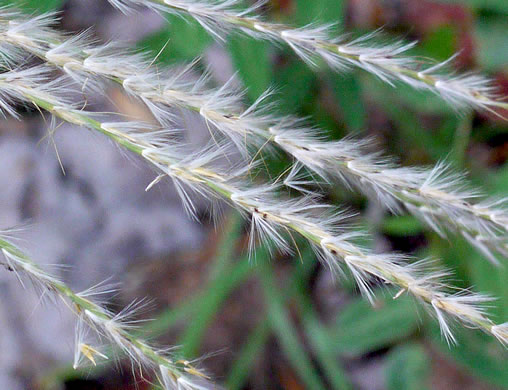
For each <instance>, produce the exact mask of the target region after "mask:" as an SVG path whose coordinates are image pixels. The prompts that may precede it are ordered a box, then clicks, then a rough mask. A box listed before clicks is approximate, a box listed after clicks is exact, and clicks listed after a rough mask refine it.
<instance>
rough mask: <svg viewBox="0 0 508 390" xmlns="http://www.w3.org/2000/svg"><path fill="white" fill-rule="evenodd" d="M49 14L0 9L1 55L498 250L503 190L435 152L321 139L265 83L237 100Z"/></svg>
mask: <svg viewBox="0 0 508 390" xmlns="http://www.w3.org/2000/svg"><path fill="white" fill-rule="evenodd" d="M54 22H55V15H54V14H47V15H42V16H37V17H35V18H32V19H27V18H25V17H23V16H22V15H21V14H17V13H16V12H14V11H10V10H7V9H6V10H4V11H3V13H2V14H0V47H3V48H4V50H3V52H4V53H6V54H9V53H12V54H11V57H19V56H20V55H21V54H20V53H19V50H20V49H23V50H26V51H28V52H29V53H31V54H33V55H35V56H37V57H39V58H41V59H42V60H44V61H46V62H47V63H48V64H52V65H55V66H57V67H59V68H60V69H62V70H63V71H64V72H65V73H67V74H68V75H69V76H70V77H72V78H73V79H75V80H77V81H78V82H80V83H81V84H84V85H87V86H89V87H92V88H99V89H100V88H102V87H103V83H101V78H106V79H109V80H112V81H114V82H116V83H118V84H120V85H121V86H122V87H123V88H124V89H125V91H127V92H128V93H129V94H130V95H132V96H134V97H136V98H138V99H140V100H141V101H143V102H144V104H145V105H146V106H147V107H148V108H149V109H150V110H151V112H152V113H153V115H154V116H155V117H156V118H157V119H158V121H159V122H160V123H161V124H162V125H167V126H169V125H170V124H171V122H172V119H173V118H172V116H171V113H170V112H169V110H168V108H169V107H174V106H178V107H184V108H186V109H189V110H192V111H195V112H198V113H199V114H200V115H201V116H202V117H203V118H204V119H205V120H206V122H207V123H209V124H211V125H212V126H213V128H214V129H216V130H218V131H220V132H221V133H222V134H224V135H225V136H227V137H228V138H230V139H231V140H232V141H233V142H234V143H235V144H236V145H237V146H238V147H239V149H240V150H244V149H251V150H254V152H255V153H257V152H258V150H259V148H260V147H262V146H263V145H265V144H266V143H267V142H270V143H272V144H274V145H276V146H278V147H280V148H281V149H282V150H284V151H285V152H286V153H288V154H289V155H291V156H292V157H293V158H294V160H295V161H296V162H297V163H299V164H301V165H303V166H305V167H306V168H308V169H310V170H311V171H313V172H315V173H317V174H319V175H320V176H321V177H322V178H325V179H326V180H327V181H329V180H330V179H339V180H342V181H344V182H345V183H346V184H347V185H352V186H354V187H355V188H358V189H359V190H360V191H362V192H363V193H365V194H366V195H368V196H369V197H371V198H377V199H378V200H379V203H380V204H381V205H383V206H385V207H387V208H388V209H390V210H391V211H392V212H401V211H402V208H405V209H406V210H408V211H409V212H411V213H412V214H413V215H415V216H416V217H418V218H419V219H420V220H421V221H423V222H425V223H426V224H427V225H428V226H430V227H431V228H432V229H433V230H435V231H436V232H438V233H439V234H440V235H441V236H445V235H446V230H447V229H448V230H452V231H455V232H457V233H459V234H461V235H462V236H463V237H464V238H465V239H466V240H467V241H469V242H470V243H471V244H472V245H473V246H474V247H476V248H477V249H478V250H479V251H480V252H481V253H483V254H484V255H485V256H486V257H487V258H488V259H489V260H490V261H492V262H493V263H495V264H497V263H498V260H497V258H496V254H500V255H502V256H505V257H506V256H508V213H507V212H506V209H505V208H506V206H505V205H506V200H505V199H495V200H489V199H484V200H481V198H482V197H481V193H480V191H479V190H477V189H475V188H472V187H471V186H469V185H468V183H467V182H466V181H465V180H464V179H463V176H464V175H463V174H460V173H456V172H453V171H452V170H451V169H450V168H449V167H448V166H447V165H446V164H445V163H444V162H441V163H439V164H437V165H436V166H435V167H432V168H417V167H413V168H410V167H400V166H398V165H397V164H396V163H394V162H393V161H392V159H390V158H387V157H384V156H382V155H380V154H379V153H369V152H366V150H367V149H368V147H369V146H370V142H369V141H368V140H354V139H343V140H340V141H333V142H332V141H327V140H326V139H324V138H323V137H322V136H320V135H319V134H320V133H321V131H320V129H318V128H315V127H312V126H308V125H307V124H306V123H305V122H304V121H303V120H301V119H299V118H296V117H289V116H288V117H278V116H276V115H274V114H272V113H271V112H269V110H268V109H266V108H262V104H263V101H264V100H265V99H266V98H267V96H268V94H269V92H267V93H266V94H264V95H262V96H261V97H260V98H259V99H258V100H257V101H256V102H255V103H254V104H252V105H251V106H250V107H248V108H247V109H245V108H244V107H243V105H242V98H243V96H242V93H241V92H239V91H238V90H236V89H234V88H232V87H230V86H229V84H226V85H224V86H222V87H220V88H217V89H214V88H210V87H208V86H207V76H206V75H205V76H203V77H202V78H201V79H200V80H198V81H197V82H192V81H188V80H187V77H186V76H187V72H188V71H189V70H190V69H191V67H192V65H189V67H188V68H186V69H184V70H183V71H174V70H173V69H168V70H167V71H160V72H159V71H156V70H154V69H153V67H152V66H151V64H150V63H149V61H148V60H147V59H145V58H144V57H143V56H142V55H140V54H137V53H132V51H131V50H128V49H127V48H122V47H119V46H116V45H114V44H106V45H98V44H94V43H93V42H91V41H90V40H89V39H87V37H86V35H77V36H75V37H70V38H65V37H64V36H62V35H61V34H59V33H58V32H57V31H56V30H53V29H52V27H51V25H52V24H53V23H54ZM286 184H288V185H291V180H286ZM401 206H402V207H401Z"/></svg>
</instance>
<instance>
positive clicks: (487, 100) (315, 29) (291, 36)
mask: <svg viewBox="0 0 508 390" xmlns="http://www.w3.org/2000/svg"><path fill="white" fill-rule="evenodd" d="M108 1H109V2H110V3H111V4H112V5H113V6H115V7H117V8H119V9H120V10H122V11H123V12H129V11H132V10H133V9H134V8H135V7H136V6H145V7H149V8H151V9H153V10H155V11H157V12H159V13H164V12H166V13H171V14H177V15H188V16H191V17H192V18H194V19H196V20H197V21H198V22H199V23H200V24H201V25H202V26H203V27H204V28H205V29H206V30H207V31H209V32H210V33H211V34H212V35H213V36H214V37H216V38H218V39H219V40H220V39H222V37H223V35H224V34H226V33H229V32H230V31H233V30H236V31H240V32H242V33H244V34H247V35H250V36H253V37H255V38H257V39H265V40H270V41H273V42H276V43H282V44H286V45H288V46H289V47H291V49H293V51H294V52H295V53H296V54H297V55H298V56H300V57H301V58H302V59H303V60H304V61H305V62H307V63H308V64H309V65H311V66H317V64H318V60H321V61H324V62H326V63H327V64H328V65H329V66H330V67H332V68H333V69H335V70H337V71H344V70H345V69H348V68H350V67H351V66H353V67H358V68H361V69H363V70H365V71H367V72H369V73H372V74H374V75H376V76H377V77H379V78H380V79H381V80H383V81H385V82H387V83H389V84H391V85H393V83H394V82H396V81H399V82H403V83H405V84H407V85H410V86H411V87H413V88H415V89H419V90H427V91H431V92H433V93H435V94H436V95H438V96H440V97H441V98H442V99H444V100H445V101H446V102H447V103H448V104H449V105H450V106H451V107H453V108H455V109H462V108H468V107H470V108H475V109H483V110H488V111H494V110H495V109H496V108H500V109H504V110H506V109H508V102H505V101H501V100H496V96H495V93H494V90H495V88H494V87H493V86H492V83H491V81H490V80H489V79H487V78H485V77H483V76H481V75H477V74H473V73H466V74H458V75H452V74H447V73H446V71H445V68H446V67H447V65H448V63H449V62H450V61H451V60H452V59H453V57H452V58H451V59H450V60H448V61H445V62H443V63H438V64H429V63H426V62H424V61H422V60H418V59H415V58H412V57H408V56H405V54H406V52H407V51H408V50H409V49H411V48H412V47H414V46H415V43H414V42H413V43H403V42H402V41H398V42H395V43H392V44H385V45H380V44H378V43H377V42H376V38H377V35H378V34H377V33H371V34H368V35H366V36H363V37H360V38H358V39H354V40H351V41H349V42H348V41H347V37H336V36H334V35H333V34H332V32H331V26H330V25H310V26H306V27H302V28H294V27H290V26H287V25H284V24H280V23H271V22H267V21H264V20H262V19H261V18H260V17H259V16H258V15H256V14H255V13H256V11H257V10H258V9H259V7H260V6H261V5H262V4H263V3H264V1H260V2H258V3H257V4H256V5H254V6H253V7H251V8H248V9H243V10H239V9H238V7H237V5H238V1H237V0H218V1H212V0H108Z"/></svg>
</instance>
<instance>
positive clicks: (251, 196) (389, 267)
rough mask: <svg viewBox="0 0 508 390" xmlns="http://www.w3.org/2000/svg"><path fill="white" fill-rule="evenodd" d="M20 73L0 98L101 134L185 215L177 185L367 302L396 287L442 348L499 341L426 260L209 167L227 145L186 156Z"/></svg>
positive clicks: (303, 200)
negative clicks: (459, 327) (169, 187)
mask: <svg viewBox="0 0 508 390" xmlns="http://www.w3.org/2000/svg"><path fill="white" fill-rule="evenodd" d="M37 71H38V72H37ZM23 72H25V71H23V70H20V71H17V70H13V71H10V72H6V73H3V74H0V92H1V93H2V96H3V97H4V99H10V100H9V101H13V100H20V101H22V102H25V103H27V104H30V103H31V104H35V105H36V106H38V107H39V108H41V109H45V110H47V111H48V112H50V113H51V114H53V115H55V116H57V117H59V118H60V119H62V120H64V121H67V122H69V123H73V124H76V125H79V126H83V127H86V128H88V129H90V130H92V131H96V132H99V133H102V134H104V135H106V136H108V137H109V138H110V139H112V140H113V141H114V142H115V143H117V144H119V145H121V146H122V147H124V148H126V149H128V150H130V151H131V152H134V153H136V154H138V155H139V156H141V157H142V158H144V159H145V160H147V161H148V162H149V163H150V164H151V165H152V166H153V167H155V168H156V169H157V171H158V172H159V173H160V174H159V176H158V177H157V178H156V179H155V182H158V181H160V180H161V178H162V177H164V176H168V177H170V178H171V179H173V181H174V183H175V185H176V186H177V188H178V189H179V191H180V193H181V195H182V199H183V200H184V202H185V203H186V204H187V205H188V206H187V208H188V209H189V210H191V211H192V201H191V197H190V196H189V195H188V194H187V192H186V191H185V187H184V186H183V185H182V184H184V185H187V186H188V187H190V188H192V189H194V190H195V191H197V192H199V193H201V194H203V195H205V196H209V197H221V198H224V199H226V200H227V201H229V202H230V203H231V205H232V206H234V207H235V208H236V209H238V210H239V211H240V212H242V213H243V214H245V215H249V216H250V217H251V221H252V229H253V231H252V235H251V239H252V237H254V234H258V235H261V236H263V237H266V238H269V239H270V240H272V241H273V242H274V243H275V244H276V246H277V248H279V249H282V250H286V251H289V250H290V248H291V245H290V244H289V241H288V239H287V238H286V237H285V236H286V233H289V234H291V233H298V234H300V235H301V236H303V237H304V238H306V239H307V240H308V241H309V242H310V243H311V244H312V245H313V247H314V249H315V250H316V253H317V255H318V257H319V258H320V260H321V261H322V262H323V263H324V264H325V265H326V266H327V267H329V268H330V269H331V270H332V271H333V272H334V273H336V274H337V273H341V272H342V267H343V266H346V267H347V268H348V269H349V270H350V271H351V273H352V275H353V276H354V278H355V280H356V282H357V284H358V286H359V288H360V289H361V291H362V292H363V293H364V294H365V295H366V297H367V298H369V299H371V300H372V292H371V290H370V285H369V282H370V279H371V278H372V277H377V278H379V279H381V280H382V281H384V282H385V283H388V284H393V285H395V286H398V287H400V288H401V294H402V293H403V292H408V293H410V294H411V295H413V296H414V297H415V298H417V299H418V300H419V301H421V302H422V303H423V304H424V305H425V306H426V307H427V308H428V309H429V310H430V311H431V313H433V314H434V315H435V316H436V317H437V319H438V320H439V324H440V327H441V330H442V333H443V335H444V337H445V338H446V339H447V340H448V341H449V342H454V341H455V339H454V336H453V333H452V330H451V328H450V325H449V320H456V321H458V322H460V323H462V324H463V325H465V326H469V327H474V328H478V329H481V330H483V331H485V332H487V333H489V334H491V335H493V336H495V337H496V338H498V339H499V340H500V341H501V342H502V343H506V341H507V340H506V338H505V332H504V329H505V328H506V325H505V324H502V325H496V324H495V323H494V322H492V320H490V319H489V318H488V317H487V315H486V313H485V310H484V308H483V305H482V304H483V303H485V302H486V301H488V300H489V298H487V297H485V296H482V295H479V294H473V293H471V292H469V291H468V290H457V291H452V290H451V289H450V288H449V287H447V285H446V282H445V281H444V280H443V278H445V277H446V276H447V273H446V272H444V271H442V270H439V269H438V270H433V269H432V267H431V266H429V262H426V261H420V262H416V263H410V262H408V259H407V258H406V257H405V256H401V255H396V254H376V253H372V252H370V251H369V250H367V249H365V248H363V247H361V246H360V245H358V244H357V243H356V240H357V239H358V238H359V237H360V236H361V233H360V232H358V231H355V230H348V229H345V228H343V227H342V228H338V226H339V225H343V221H344V219H345V214H344V213H341V212H339V213H337V212H333V211H332V210H333V209H331V207H330V206H327V205H324V204H322V203H318V202H316V201H315V198H314V197H313V196H311V195H309V196H304V197H300V198H294V199H284V198H281V197H280V196H279V195H278V190H279V187H280V185H279V184H277V183H268V184H261V183H259V184H258V183H255V185H253V184H252V183H251V182H249V181H247V180H245V179H244V176H245V174H246V168H241V169H239V170H237V171H236V172H223V171H221V170H220V169H216V168H215V165H214V162H215V159H216V157H217V156H219V155H222V154H223V153H224V150H223V148H224V147H227V144H226V145H225V146H222V145H219V146H217V145H214V146H212V147H211V148H207V149H204V150H202V151H199V152H198V153H196V154H193V155H192V154H191V155H189V153H188V152H186V151H182V147H181V145H179V144H175V143H174V142H173V143H172V142H171V141H170V139H171V136H172V135H173V134H174V132H173V131H171V130H164V129H157V128H155V129H153V128H151V127H150V126H149V125H147V124H144V123H137V122H121V121H118V122H109V123H105V122H101V121H100V119H99V118H97V115H94V114H93V113H90V112H86V111H84V110H83V109H81V110H78V109H76V108H74V106H73V105H71V104H69V103H68V102H66V100H65V99H64V98H61V97H60V95H59V94H60V93H61V92H60V90H61V89H60V88H59V87H58V85H61V84H68V83H67V82H66V81H65V79H63V80H62V79H60V80H56V81H55V82H53V83H47V82H46V83H41V80H42V79H44V77H45V76H46V75H47V74H48V70H47V68H46V67H45V66H38V67H33V68H31V69H29V71H28V72H27V74H24V73H23ZM30 77H31V78H32V79H31V80H30ZM9 101H7V100H6V101H5V102H4V103H3V105H5V106H7V105H8V104H9Z"/></svg>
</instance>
